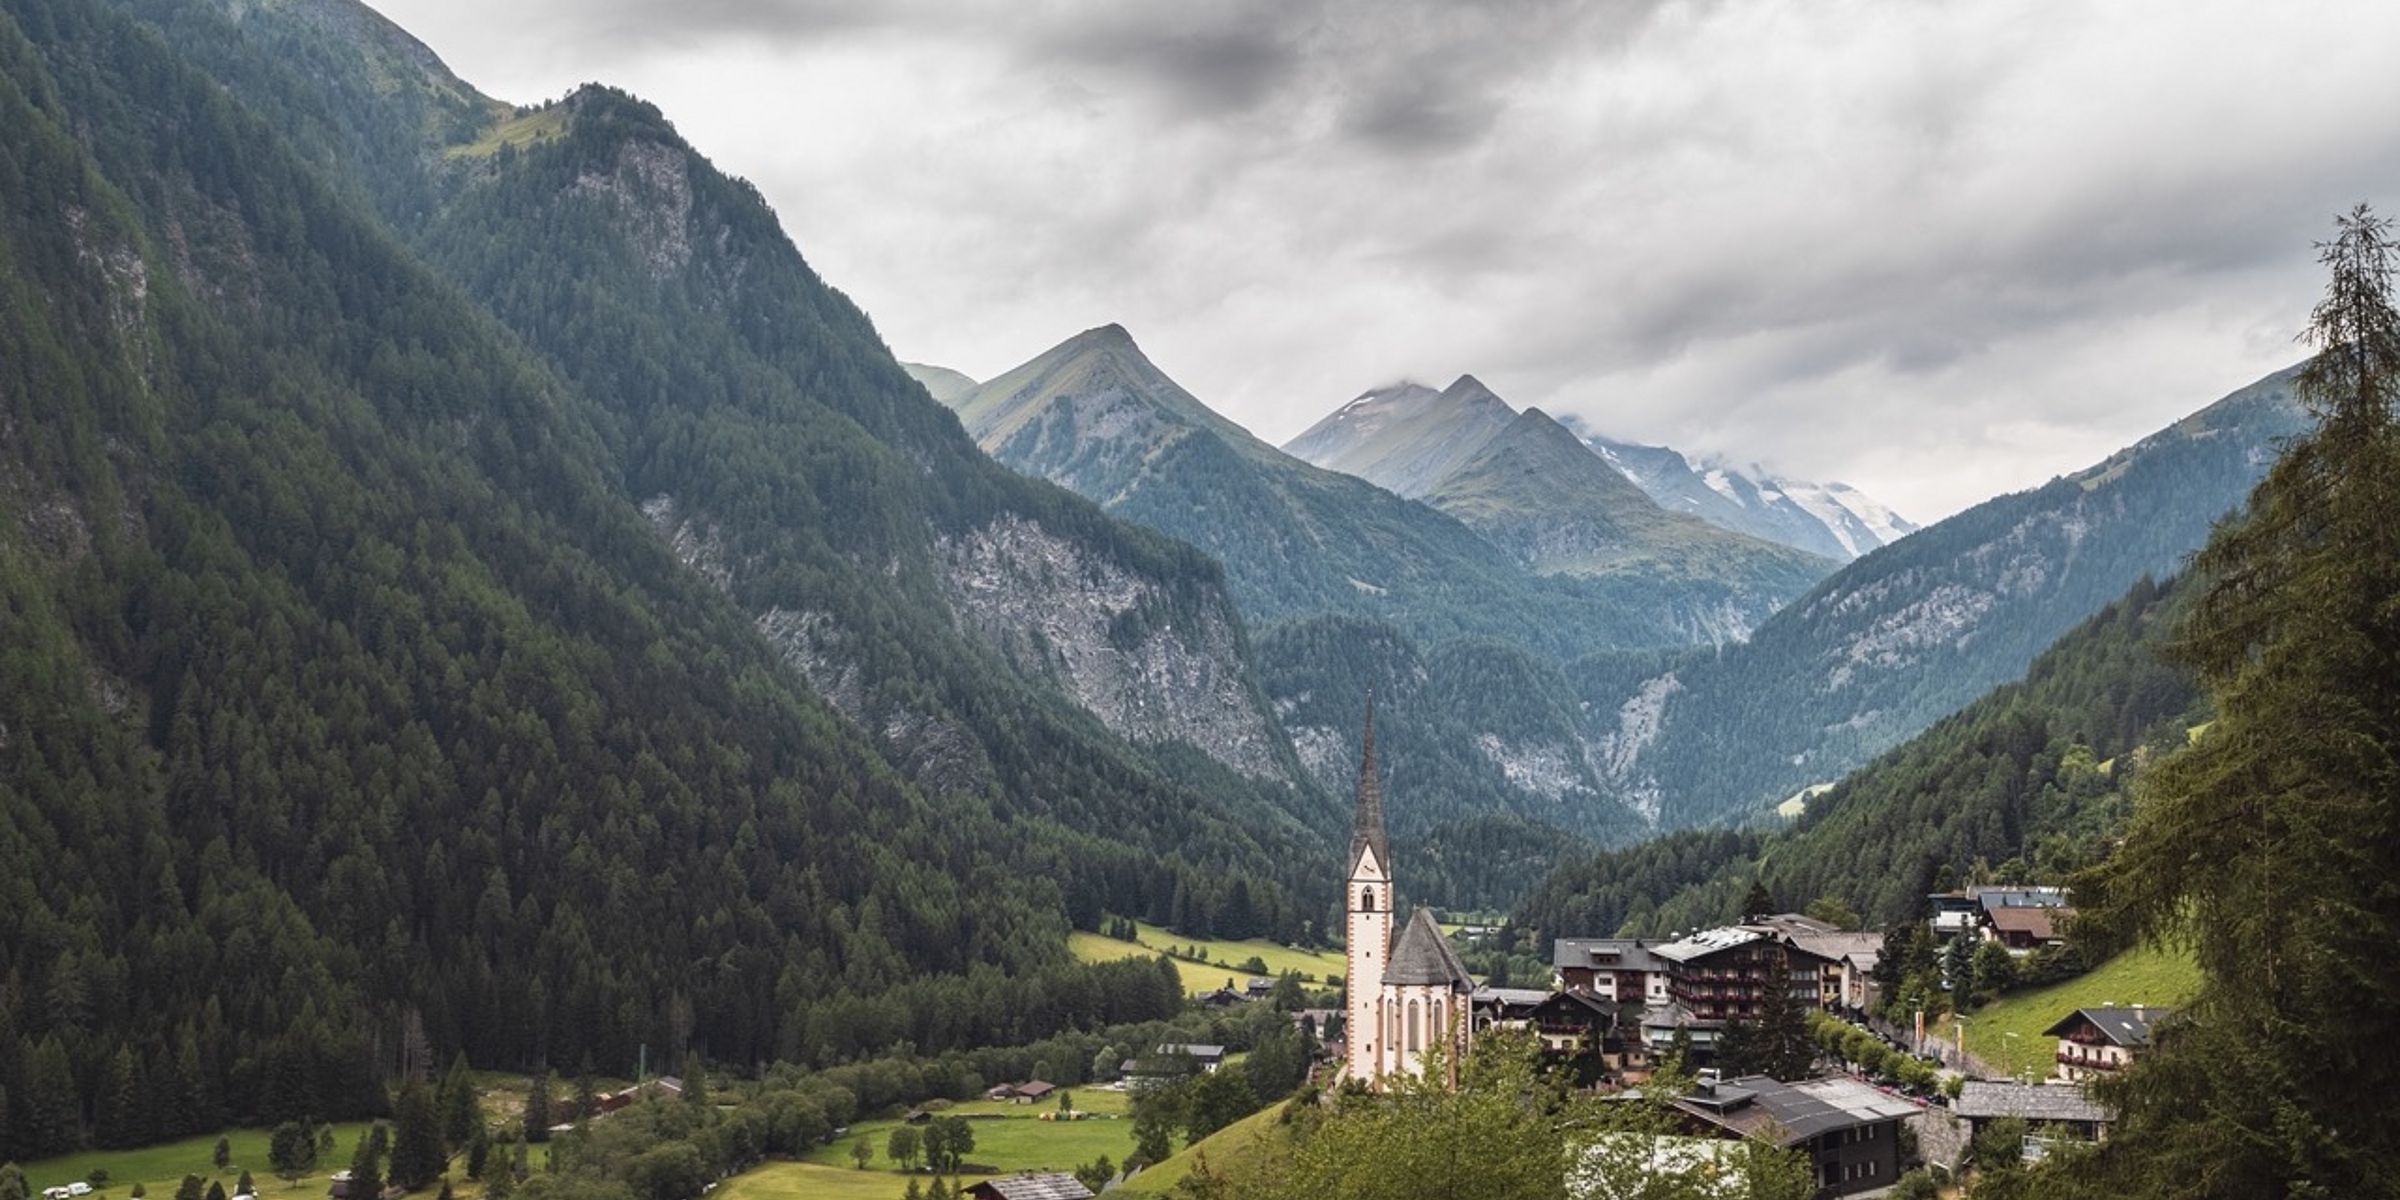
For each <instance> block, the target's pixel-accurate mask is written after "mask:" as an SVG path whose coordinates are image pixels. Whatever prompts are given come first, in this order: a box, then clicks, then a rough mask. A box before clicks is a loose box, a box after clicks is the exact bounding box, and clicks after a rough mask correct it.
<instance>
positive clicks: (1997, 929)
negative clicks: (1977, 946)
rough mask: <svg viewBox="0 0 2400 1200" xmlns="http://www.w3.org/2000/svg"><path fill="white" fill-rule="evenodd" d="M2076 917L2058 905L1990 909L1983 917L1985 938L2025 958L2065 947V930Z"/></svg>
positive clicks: (2069, 910) (2073, 912)
mask: <svg viewBox="0 0 2400 1200" xmlns="http://www.w3.org/2000/svg"><path fill="white" fill-rule="evenodd" d="M2074 915H2075V910H2074V909H2071V908H2066V907H2064V906H2058V905H2021V906H2018V907H2014V908H1995V909H1988V910H1986V911H1985V913H1984V915H1983V936H1984V939H1985V940H1986V941H1993V942H1998V943H2000V944H2001V945H2003V946H2006V947H2008V951H2009V953H2011V954H2026V953H2030V952H2032V951H2035V950H2039V949H2041V948H2042V947H2044V946H2056V945H2061V944H2063V943H2064V942H2065V941H2066V936H2065V934H2064V933H2063V932H2062V927H2063V926H2064V925H2065V924H2066V922H2067V918H2069V917H2072V916H2074Z"/></svg>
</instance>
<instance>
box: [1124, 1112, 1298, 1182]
mask: <svg viewBox="0 0 2400 1200" xmlns="http://www.w3.org/2000/svg"><path fill="white" fill-rule="evenodd" d="M1283 1109H1284V1106H1283V1105H1281V1104H1270V1105H1268V1106H1267V1107H1265V1108H1263V1109H1260V1110H1259V1111H1257V1112H1254V1113H1252V1114H1250V1115H1249V1116H1247V1117H1244V1118H1242V1119H1241V1120H1239V1121H1235V1122H1234V1123H1233V1124H1231V1125H1228V1126H1226V1127H1225V1128H1223V1129H1220V1130H1218V1131H1216V1132H1215V1133H1212V1134H1210V1135H1208V1136H1207V1137H1205V1138H1202V1139H1200V1141H1199V1143H1198V1144H1196V1145H1194V1146H1192V1147H1190V1148H1189V1149H1186V1150H1185V1151H1183V1152H1182V1153H1180V1154H1177V1155H1175V1156H1174V1157H1172V1158H1169V1159H1168V1160H1167V1161H1165V1162H1162V1163H1160V1164H1158V1165H1157V1166H1155V1167H1152V1168H1150V1169H1149V1170H1147V1171H1144V1172H1142V1173H1141V1174H1139V1175H1136V1176H1134V1177H1133V1178H1132V1179H1129V1180H1127V1181H1126V1182H1125V1186H1124V1187H1122V1188H1119V1189H1118V1190H1117V1191H1115V1192H1112V1193H1110V1195H1133V1196H1164V1195H1166V1194H1167V1193H1169V1192H1171V1191H1173V1190H1175V1185H1176V1184H1177V1183H1179V1182H1181V1181H1182V1180H1183V1177H1184V1176H1186V1175H1189V1174H1191V1173H1192V1164H1194V1163H1196V1162H1198V1161H1200V1160H1201V1159H1203V1158H1205V1159H1207V1160H1208V1166H1209V1169H1210V1170H1212V1171H1216V1172H1219V1173H1225V1172H1233V1173H1242V1172H1246V1171H1248V1170H1250V1169H1251V1168H1253V1167H1255V1166H1256V1165H1257V1164H1258V1163H1259V1162H1260V1161H1261V1160H1263V1159H1264V1158H1265V1157H1266V1156H1267V1155H1269V1154H1270V1153H1273V1152H1274V1150H1275V1149H1276V1147H1277V1146H1278V1145H1280V1144H1281V1143H1282V1142H1283V1141H1284V1136H1285V1135H1284V1132H1283V1124H1282V1117H1283Z"/></svg>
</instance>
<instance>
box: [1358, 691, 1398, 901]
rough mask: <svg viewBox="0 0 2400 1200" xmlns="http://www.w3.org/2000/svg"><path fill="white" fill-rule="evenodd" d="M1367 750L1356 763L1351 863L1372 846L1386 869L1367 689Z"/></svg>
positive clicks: (1387, 852)
mask: <svg viewBox="0 0 2400 1200" xmlns="http://www.w3.org/2000/svg"><path fill="white" fill-rule="evenodd" d="M1363 740H1364V741H1365V743H1366V752H1365V753H1364V754H1363V755H1362V756H1361V757H1360V759H1359V764H1358V821H1357V824H1356V825H1355V826H1354V827H1353V828H1352V831H1351V834H1350V865H1351V866H1352V867H1356V866H1357V865H1358V856H1359V852H1360V851H1362V850H1365V849H1367V848H1368V847H1370V846H1371V847H1373V848H1374V850H1375V864H1376V865H1377V866H1379V867H1382V868H1383V869H1384V871H1385V872H1387V873H1388V872H1389V871H1390V870H1391V869H1392V850H1391V846H1390V845H1389V844H1388V843H1387V842H1385V840H1384V836H1383V784H1382V783H1381V782H1380V781H1378V780H1377V779H1376V778H1375V693H1374V691H1373V690H1372V689H1370V690H1369V691H1368V692H1367V733H1366V737H1365V738H1364V739H1363Z"/></svg>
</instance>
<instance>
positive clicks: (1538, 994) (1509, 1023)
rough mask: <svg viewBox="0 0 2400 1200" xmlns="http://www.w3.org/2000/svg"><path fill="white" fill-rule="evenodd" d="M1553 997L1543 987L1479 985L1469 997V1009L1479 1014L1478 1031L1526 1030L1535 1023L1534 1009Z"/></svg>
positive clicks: (1476, 1016) (1477, 1017)
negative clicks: (1533, 1020)
mask: <svg viewBox="0 0 2400 1200" xmlns="http://www.w3.org/2000/svg"><path fill="white" fill-rule="evenodd" d="M1549 998H1550V993H1548V992H1545V991H1543V990H1541V989H1540V988H1496V987H1491V986H1489V985H1485V986H1482V987H1478V988H1476V989H1475V991H1474V994H1473V995H1471V996H1470V997H1468V1005H1469V1010H1470V1011H1472V1012H1473V1013H1474V1014H1475V1032H1477V1033H1482V1032H1484V1031H1485V1030H1487V1029H1524V1028H1526V1027H1528V1026H1529V1025H1530V1024H1531V1023H1532V1019H1533V1010H1534V1009H1536V1008H1539V1007H1541V1005H1542V1002H1543V1001H1545V1000H1548V999H1549Z"/></svg>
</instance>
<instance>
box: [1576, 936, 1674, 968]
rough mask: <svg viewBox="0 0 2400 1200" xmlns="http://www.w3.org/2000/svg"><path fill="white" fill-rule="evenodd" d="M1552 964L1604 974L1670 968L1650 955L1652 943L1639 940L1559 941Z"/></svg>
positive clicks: (1590, 939)
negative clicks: (1607, 972)
mask: <svg viewBox="0 0 2400 1200" xmlns="http://www.w3.org/2000/svg"><path fill="white" fill-rule="evenodd" d="M1603 960H1605V961H1603ZM1550 965H1552V966H1554V967H1559V968H1562V969H1563V968H1566V967H1591V968H1593V969H1595V970H1601V971H1664V970H1666V969H1667V964H1665V963H1663V962H1660V961H1659V960H1658V956H1657V955H1654V954H1652V953H1650V944H1649V943H1647V942H1645V941H1643V940H1642V939H1640V938H1560V939H1558V941H1557V942H1555V943H1553V944H1552V946H1551V948H1550Z"/></svg>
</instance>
